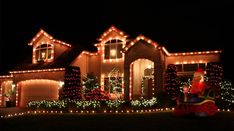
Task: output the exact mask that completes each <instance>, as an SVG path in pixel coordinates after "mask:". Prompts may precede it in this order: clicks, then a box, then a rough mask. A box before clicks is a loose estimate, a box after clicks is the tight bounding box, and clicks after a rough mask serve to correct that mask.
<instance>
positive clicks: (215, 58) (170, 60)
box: [166, 54, 220, 66]
mask: <svg viewBox="0 0 234 131" xmlns="http://www.w3.org/2000/svg"><path fill="white" fill-rule="evenodd" d="M192 61H194V62H195V63H209V62H219V61H220V54H206V55H189V56H169V57H166V66H167V65H168V64H176V63H184V62H188V63H191V62H192Z"/></svg>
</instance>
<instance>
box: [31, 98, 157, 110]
mask: <svg viewBox="0 0 234 131" xmlns="http://www.w3.org/2000/svg"><path fill="white" fill-rule="evenodd" d="M156 105H157V99H156V98H155V97H153V98H152V99H149V100H147V99H142V100H131V101H124V100H107V101H76V100H61V101H60V100H58V101H46V100H42V101H31V102H29V103H28V107H29V108H31V109H34V110H35V109H43V110H55V109H56V110H64V111H66V110H67V111H68V110H70V109H77V110H96V111H97V110H100V109H101V110H106V109H107V110H111V109H116V110H117V109H150V108H155V107H156Z"/></svg>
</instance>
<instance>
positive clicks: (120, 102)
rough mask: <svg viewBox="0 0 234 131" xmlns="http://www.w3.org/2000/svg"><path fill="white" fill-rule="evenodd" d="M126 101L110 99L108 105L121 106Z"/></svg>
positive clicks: (111, 106) (112, 106)
mask: <svg viewBox="0 0 234 131" xmlns="http://www.w3.org/2000/svg"><path fill="white" fill-rule="evenodd" d="M124 102H125V101H123V100H108V101H106V104H107V107H108V108H110V109H116V108H119V107H120V106H121V105H122V104H123V103H124Z"/></svg>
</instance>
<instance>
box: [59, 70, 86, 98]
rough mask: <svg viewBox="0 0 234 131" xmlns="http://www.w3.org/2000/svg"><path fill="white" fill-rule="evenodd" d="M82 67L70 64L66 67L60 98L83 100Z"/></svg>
mask: <svg viewBox="0 0 234 131" xmlns="http://www.w3.org/2000/svg"><path fill="white" fill-rule="evenodd" d="M81 89H82V88H81V80H80V68H79V67H74V66H69V67H67V68H66V69H65V79H64V87H63V89H62V93H61V96H60V99H70V100H81V99H82V95H81Z"/></svg>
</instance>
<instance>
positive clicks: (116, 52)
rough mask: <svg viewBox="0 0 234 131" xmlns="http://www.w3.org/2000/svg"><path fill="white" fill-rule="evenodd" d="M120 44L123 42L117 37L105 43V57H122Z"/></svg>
mask: <svg viewBox="0 0 234 131" xmlns="http://www.w3.org/2000/svg"><path fill="white" fill-rule="evenodd" d="M122 45H123V42H122V41H121V40H118V39H113V40H110V41H108V42H106V44H105V57H104V58H105V59H118V58H122V53H121V50H122Z"/></svg>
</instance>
